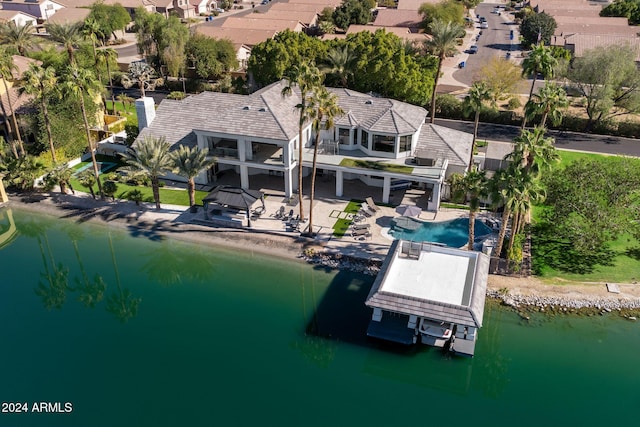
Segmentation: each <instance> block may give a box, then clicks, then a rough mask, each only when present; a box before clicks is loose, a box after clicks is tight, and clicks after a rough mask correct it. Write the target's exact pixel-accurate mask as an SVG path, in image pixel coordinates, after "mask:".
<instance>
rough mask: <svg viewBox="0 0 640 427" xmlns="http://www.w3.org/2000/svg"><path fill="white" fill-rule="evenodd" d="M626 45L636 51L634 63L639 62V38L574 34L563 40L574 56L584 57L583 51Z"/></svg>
mask: <svg viewBox="0 0 640 427" xmlns="http://www.w3.org/2000/svg"><path fill="white" fill-rule="evenodd" d="M625 44H628V45H630V46H631V47H634V48H635V50H636V62H640V37H633V36H616V35H607V34H576V35H572V36H569V37H566V38H565V46H567V47H570V48H571V50H572V51H573V54H574V56H576V57H581V56H584V53H585V51H587V50H589V49H593V48H596V47H600V46H613V45H625Z"/></svg>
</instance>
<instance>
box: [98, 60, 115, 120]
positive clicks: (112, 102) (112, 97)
mask: <svg viewBox="0 0 640 427" xmlns="http://www.w3.org/2000/svg"><path fill="white" fill-rule="evenodd" d="M116 59H118V52H116V51H115V49H111V48H106V49H98V51H97V52H96V70H100V65H101V64H102V63H104V64H105V66H106V67H107V77H108V78H109V91H110V92H111V107H112V110H113V111H112V113H113V114H115V112H116V100H115V95H114V93H113V77H112V76H111V64H112V63H115V61H116ZM98 80H100V74H98ZM105 110H106V101H105Z"/></svg>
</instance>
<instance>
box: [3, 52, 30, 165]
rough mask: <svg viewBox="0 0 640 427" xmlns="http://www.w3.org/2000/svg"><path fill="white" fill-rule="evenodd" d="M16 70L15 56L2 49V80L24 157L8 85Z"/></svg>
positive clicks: (22, 153) (14, 128)
mask: <svg viewBox="0 0 640 427" xmlns="http://www.w3.org/2000/svg"><path fill="white" fill-rule="evenodd" d="M16 70H17V67H16V65H15V64H14V63H13V56H12V55H11V54H10V53H9V52H7V51H6V49H3V48H2V49H0V78H2V83H3V85H4V92H5V93H6V95H7V105H8V106H9V113H10V114H11V121H12V122H13V132H14V133H15V139H16V140H17V141H18V147H20V155H22V156H24V146H23V145H22V136H21V135H20V127H19V126H18V119H17V118H16V114H15V111H13V104H12V103H11V96H10V95H9V85H8V83H7V80H12V81H14V80H15V77H14V74H13V72H14V71H16ZM3 108H4V103H3ZM5 117H6V115H5Z"/></svg>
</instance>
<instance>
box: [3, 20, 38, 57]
mask: <svg viewBox="0 0 640 427" xmlns="http://www.w3.org/2000/svg"><path fill="white" fill-rule="evenodd" d="M36 40H37V39H36V35H35V28H34V27H33V24H32V23H31V21H28V22H27V23H26V24H24V25H23V26H18V25H17V24H16V23H15V22H14V21H9V22H7V23H5V24H2V25H1V26H0V44H3V45H6V46H8V47H10V48H13V49H15V50H17V51H18V53H19V54H20V55H21V56H27V51H29V50H31V49H33V48H34V47H36V46H37V45H38V43H37V42H36Z"/></svg>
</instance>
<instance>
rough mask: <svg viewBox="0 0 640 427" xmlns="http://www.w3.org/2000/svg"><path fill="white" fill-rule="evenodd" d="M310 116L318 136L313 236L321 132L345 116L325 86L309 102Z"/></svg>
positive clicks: (315, 156)
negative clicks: (338, 118) (339, 117)
mask: <svg viewBox="0 0 640 427" xmlns="http://www.w3.org/2000/svg"><path fill="white" fill-rule="evenodd" d="M309 109H310V110H311V111H310V113H309V114H310V115H311V117H312V118H313V124H312V126H313V130H314V132H315V134H316V143H315V144H314V145H313V166H312V169H311V194H310V196H309V234H310V235H313V201H314V198H315V189H316V166H317V160H318V145H319V143H320V131H321V130H323V129H324V130H330V129H333V124H334V120H335V118H336V117H338V116H341V115H342V114H344V111H343V110H342V108H340V106H339V105H338V97H337V95H336V94H334V93H331V92H329V91H328V90H327V88H325V87H324V86H320V87H317V88H316V89H315V90H314V91H313V96H312V97H311V99H310V102H309Z"/></svg>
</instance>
